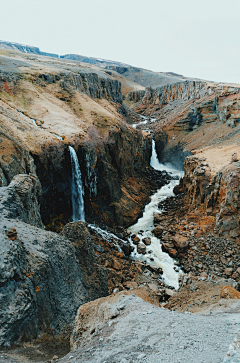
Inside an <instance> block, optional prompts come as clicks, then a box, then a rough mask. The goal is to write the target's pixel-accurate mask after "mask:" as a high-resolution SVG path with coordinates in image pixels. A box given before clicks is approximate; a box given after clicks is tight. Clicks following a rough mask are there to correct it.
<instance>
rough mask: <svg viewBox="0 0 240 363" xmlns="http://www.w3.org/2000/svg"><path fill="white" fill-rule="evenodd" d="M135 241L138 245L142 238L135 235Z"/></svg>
mask: <svg viewBox="0 0 240 363" xmlns="http://www.w3.org/2000/svg"><path fill="white" fill-rule="evenodd" d="M132 241H133V243H134V244H135V245H138V243H139V242H140V238H139V237H138V236H135V237H134V238H133V239H132Z"/></svg>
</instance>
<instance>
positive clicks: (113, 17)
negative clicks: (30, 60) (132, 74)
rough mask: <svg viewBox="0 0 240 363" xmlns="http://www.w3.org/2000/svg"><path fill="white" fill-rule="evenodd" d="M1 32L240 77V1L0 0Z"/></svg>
mask: <svg viewBox="0 0 240 363" xmlns="http://www.w3.org/2000/svg"><path fill="white" fill-rule="evenodd" d="M0 5H1V7H0V13H1V21H0V39H1V40H8V41H13V42H17V43H23V44H27V45H33V46H37V47H39V48H40V49H41V50H42V51H46V52H52V53H57V54H61V55H62V54H68V53H75V54H81V55H85V56H92V57H98V58H105V59H111V60H116V61H121V62H124V63H128V64H131V65H133V66H137V67H142V68H146V69H151V70H153V71H159V72H176V73H180V74H183V75H185V76H188V77H197V78H202V79H207V80H213V81H224V82H235V83H240V0H119V1H116V0H84V1H83V0H41V1H40V0H0Z"/></svg>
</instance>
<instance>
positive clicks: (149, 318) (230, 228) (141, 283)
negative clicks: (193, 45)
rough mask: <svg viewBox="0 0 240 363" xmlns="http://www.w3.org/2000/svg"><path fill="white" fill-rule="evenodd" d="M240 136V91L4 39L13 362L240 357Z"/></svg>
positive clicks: (1, 105) (5, 316)
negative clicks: (61, 54) (194, 327)
mask: <svg viewBox="0 0 240 363" xmlns="http://www.w3.org/2000/svg"><path fill="white" fill-rule="evenodd" d="M239 132H240V85H237V84H224V83H216V82H209V81H205V80H199V79H190V78H186V77H184V76H181V75H178V74H175V73H173V72H168V73H166V72H165V73H164V72H159V73H158V72H152V71H148V70H144V69H141V68H136V67H133V66H130V65H127V64H122V63H120V62H114V61H107V60H102V59H97V58H90V57H83V56H78V55H74V54H70V55H65V56H58V55H55V54H51V53H44V52H41V51H40V50H39V48H36V47H28V46H23V45H19V44H16V43H10V42H3V41H0V236H1V237H0V244H1V255H0V268H1V271H0V317H1V318H0V319H1V325H0V331H1V333H0V346H1V348H0V349H1V351H0V362H9V363H11V362H12V363H13V362H14V363H15V362H39V363H40V362H47V361H48V362H55V361H59V362H102V363H103V362H108V363H114V362H122V363H124V362H135V361H136V362H137V361H141V362H145V361H146V362H161V361H164V362H167V361H169V359H175V360H176V361H177V359H178V358H179V361H188V362H196V360H194V359H195V358H192V357H193V356H194V354H198V356H199V357H200V358H199V359H201V360H204V361H205V362H220V361H223V360H224V359H225V360H224V361H226V362H234V361H235V360H234V359H238V358H239V354H240V353H239V347H238V345H239V298H240V297H239V294H240V293H239V288H240V285H239V284H240V263H239V253H240V249H239V242H240V134H239ZM210 321H211V323H210ZM175 326H182V328H181V329H180V328H179V329H180V330H176V329H175ZM192 326H196V330H193V329H192ZM187 332H189V333H187ZM203 335H204V336H206V335H208V337H209V339H208V340H205V339H203V338H200V337H201V336H203ZM190 336H195V338H194V339H195V340H194V339H192V338H190ZM160 341H161V342H162V345H161V344H160V343H159V342H160ZM213 346H214V347H215V348H212V347H213ZM173 347H175V348H173ZM213 349H215V351H213Z"/></svg>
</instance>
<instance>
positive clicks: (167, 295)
mask: <svg viewBox="0 0 240 363" xmlns="http://www.w3.org/2000/svg"><path fill="white" fill-rule="evenodd" d="M164 293H165V296H166V297H169V298H170V297H172V296H173V295H175V294H176V292H175V291H173V290H171V289H165V290H164Z"/></svg>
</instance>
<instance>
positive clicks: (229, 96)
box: [129, 81, 240, 167]
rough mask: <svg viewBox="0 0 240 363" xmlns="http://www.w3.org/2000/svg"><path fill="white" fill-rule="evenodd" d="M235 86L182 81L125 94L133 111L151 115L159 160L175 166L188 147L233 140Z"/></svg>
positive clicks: (237, 103)
mask: <svg viewBox="0 0 240 363" xmlns="http://www.w3.org/2000/svg"><path fill="white" fill-rule="evenodd" d="M239 90H240V88H239V87H237V86H236V87H232V86H231V85H227V84H215V83H208V82H203V81H184V82H179V83H176V84H172V85H167V86H164V87H160V88H157V89H156V90H154V89H151V88H149V89H147V90H146V91H141V92H140V91H136V92H131V93H129V99H130V100H131V101H129V102H132V107H133V108H134V111H135V112H138V113H141V114H142V115H145V116H149V117H151V118H154V119H155V120H154V122H149V123H148V125H147V126H148V128H150V129H151V130H152V131H153V133H154V139H155V141H156V150H157V154H158V157H159V160H161V161H162V162H171V163H173V164H175V165H176V166H177V167H179V166H180V165H181V164H183V162H184V160H185V158H186V156H188V155H190V152H191V151H192V150H196V149H198V148H200V147H201V148H204V147H208V146H210V145H211V146H212V145H213V146H214V147H215V146H216V145H218V146H220V145H221V146H222V145H226V144H229V142H231V143H232V144H233V143H237V144H238V141H237V137H236V135H237V133H238V132H239V128H238V125H239V120H240V95H239Z"/></svg>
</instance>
